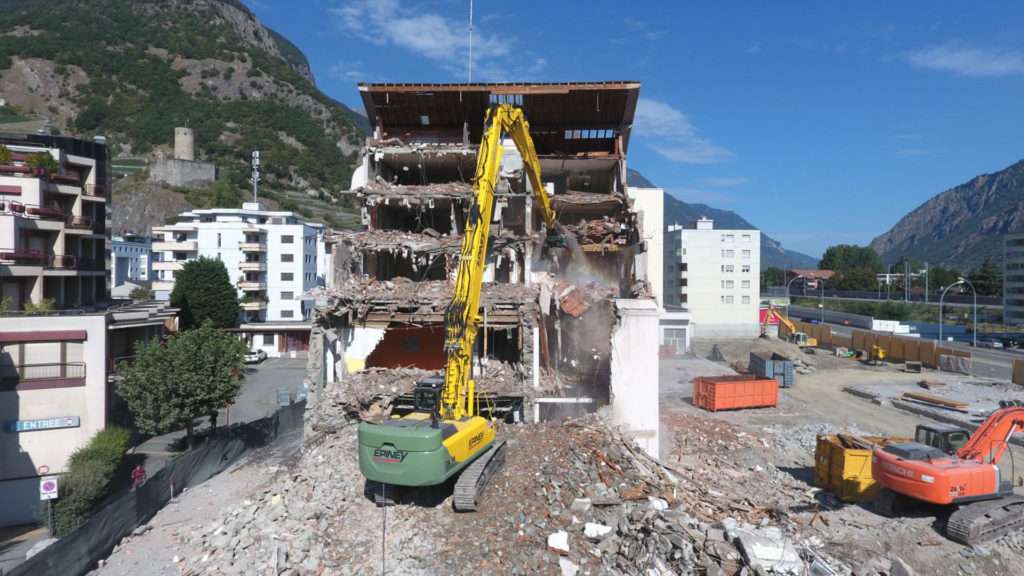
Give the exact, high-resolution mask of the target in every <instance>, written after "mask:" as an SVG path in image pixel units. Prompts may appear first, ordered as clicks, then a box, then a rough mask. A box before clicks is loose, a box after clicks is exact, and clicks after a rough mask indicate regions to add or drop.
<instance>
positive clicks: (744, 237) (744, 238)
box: [743, 234, 750, 242]
mask: <svg viewBox="0 0 1024 576" xmlns="http://www.w3.org/2000/svg"><path fill="white" fill-rule="evenodd" d="M743 241H744V242H750V234H744V235H743Z"/></svg>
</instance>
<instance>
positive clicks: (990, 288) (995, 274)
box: [967, 258, 1003, 296]
mask: <svg viewBox="0 0 1024 576" xmlns="http://www.w3.org/2000/svg"><path fill="white" fill-rule="evenodd" d="M967 279H968V280H970V281H971V284H974V288H975V290H977V291H978V296H999V295H1000V294H1002V293H1003V270H1002V268H1000V267H999V265H998V264H996V263H995V262H993V261H992V259H991V258H985V261H984V262H982V263H981V266H979V267H978V268H975V269H974V270H972V271H971V273H970V274H969V275H968V276H967Z"/></svg>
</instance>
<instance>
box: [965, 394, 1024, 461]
mask: <svg viewBox="0 0 1024 576" xmlns="http://www.w3.org/2000/svg"><path fill="white" fill-rule="evenodd" d="M1014 432H1024V406H1022V405H1021V404H1020V403H1019V402H1005V403H1001V407H1000V409H999V410H996V411H995V412H993V413H992V415H991V416H989V417H988V420H985V422H984V423H983V424H982V425H981V426H979V427H978V429H977V430H975V431H974V434H972V435H971V438H970V439H969V440H968V441H967V443H966V444H964V445H963V446H962V447H961V448H960V449H959V450H957V453H956V455H957V457H959V458H962V459H964V460H977V461H979V462H984V463H990V464H998V463H999V460H1000V459H1001V458H1002V457H1003V453H1004V452H1006V448H1007V446H1008V444H1009V442H1010V436H1012V435H1013V433H1014Z"/></svg>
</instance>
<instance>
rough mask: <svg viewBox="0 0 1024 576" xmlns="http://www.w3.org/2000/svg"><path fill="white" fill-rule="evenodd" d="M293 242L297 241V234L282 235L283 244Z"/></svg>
mask: <svg viewBox="0 0 1024 576" xmlns="http://www.w3.org/2000/svg"><path fill="white" fill-rule="evenodd" d="M292 242H295V236H292V235H290V234H289V235H287V236H281V244H291V243H292Z"/></svg>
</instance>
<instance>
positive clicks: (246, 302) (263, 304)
mask: <svg viewBox="0 0 1024 576" xmlns="http://www.w3.org/2000/svg"><path fill="white" fill-rule="evenodd" d="M238 306H239V307H240V308H241V309H242V310H245V311H246V312H258V311H260V310H266V309H267V301H266V300H265V299H263V298H248V299H246V298H243V299H242V301H241V302H239V303H238Z"/></svg>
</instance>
